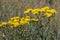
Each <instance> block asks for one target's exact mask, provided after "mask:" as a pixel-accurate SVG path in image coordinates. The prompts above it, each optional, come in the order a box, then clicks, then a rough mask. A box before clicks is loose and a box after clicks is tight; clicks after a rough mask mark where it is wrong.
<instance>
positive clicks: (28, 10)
mask: <svg viewBox="0 0 60 40" xmlns="http://www.w3.org/2000/svg"><path fill="white" fill-rule="evenodd" d="M30 11H32V8H29V9H27V10H25V11H24V14H28V13H29V12H30Z"/></svg>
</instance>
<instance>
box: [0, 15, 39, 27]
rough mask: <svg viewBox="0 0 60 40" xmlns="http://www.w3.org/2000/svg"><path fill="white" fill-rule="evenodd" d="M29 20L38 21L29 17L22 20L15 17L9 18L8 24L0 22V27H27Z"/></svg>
mask: <svg viewBox="0 0 60 40" xmlns="http://www.w3.org/2000/svg"><path fill="white" fill-rule="evenodd" d="M30 20H32V21H38V19H36V18H30V16H26V17H22V18H19V17H18V16H16V17H12V18H10V20H9V21H8V22H2V23H1V24H0V27H2V26H4V25H7V24H9V25H11V28H13V27H17V26H21V25H25V24H28V25H29V24H30V23H29V22H30Z"/></svg>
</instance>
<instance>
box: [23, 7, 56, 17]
mask: <svg viewBox="0 0 60 40" xmlns="http://www.w3.org/2000/svg"><path fill="white" fill-rule="evenodd" d="M30 12H31V13H33V14H34V15H35V14H39V13H44V16H46V17H51V16H52V15H53V14H54V13H57V11H56V10H55V9H50V8H49V7H48V6H45V7H43V8H35V9H32V8H29V9H27V10H25V11H24V13H25V14H28V13H30Z"/></svg>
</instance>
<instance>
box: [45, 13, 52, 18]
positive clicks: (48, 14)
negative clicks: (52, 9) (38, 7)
mask: <svg viewBox="0 0 60 40" xmlns="http://www.w3.org/2000/svg"><path fill="white" fill-rule="evenodd" d="M44 15H45V16H46V17H48V18H49V17H51V16H52V14H51V13H45V14H44Z"/></svg>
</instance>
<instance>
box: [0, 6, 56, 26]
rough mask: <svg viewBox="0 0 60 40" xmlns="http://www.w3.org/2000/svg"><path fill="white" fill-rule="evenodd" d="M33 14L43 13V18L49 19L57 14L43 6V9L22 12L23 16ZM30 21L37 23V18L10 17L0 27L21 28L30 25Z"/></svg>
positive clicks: (30, 9)
mask: <svg viewBox="0 0 60 40" xmlns="http://www.w3.org/2000/svg"><path fill="white" fill-rule="evenodd" d="M30 12H31V13H33V14H34V15H35V14H36V15H37V14H39V13H44V14H43V15H44V16H45V17H48V18H49V17H51V16H52V15H53V14H55V13H57V11H56V10H55V9H50V8H49V7H48V6H45V7H43V8H35V9H32V8H29V9H27V10H25V11H24V14H29V13H30ZM30 20H32V21H35V22H36V21H39V19H38V18H31V17H30V16H26V17H22V18H20V17H18V16H15V17H12V18H10V20H9V21H8V22H2V23H0V27H3V26H4V25H7V24H9V25H11V27H17V26H21V25H25V24H28V25H29V24H30Z"/></svg>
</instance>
